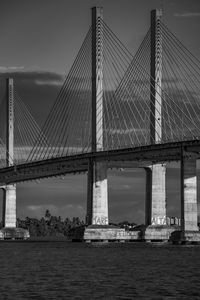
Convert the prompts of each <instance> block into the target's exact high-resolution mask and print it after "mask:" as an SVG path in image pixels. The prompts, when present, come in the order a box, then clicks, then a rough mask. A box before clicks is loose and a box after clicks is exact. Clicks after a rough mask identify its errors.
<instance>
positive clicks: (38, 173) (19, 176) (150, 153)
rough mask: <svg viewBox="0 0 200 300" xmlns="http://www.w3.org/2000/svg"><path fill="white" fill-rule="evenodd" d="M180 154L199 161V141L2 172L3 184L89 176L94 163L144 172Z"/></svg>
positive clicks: (46, 162) (70, 158) (78, 157)
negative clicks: (79, 174)
mask: <svg viewBox="0 0 200 300" xmlns="http://www.w3.org/2000/svg"><path fill="white" fill-rule="evenodd" d="M181 153H184V155H185V156H187V157H188V158H189V157H194V156H195V157H196V158H199V157H200V140H192V141H183V142H176V143H166V144H156V145H149V146H143V147H136V148H127V149H118V150H112V151H101V152H96V153H85V154H79V155H74V156H65V157H59V158H51V159H47V160H43V161H35V162H27V163H24V164H20V165H16V166H12V167H7V168H2V169H0V182H1V184H2V185H3V184H9V183H15V182H20V181H27V180H34V179H40V178H47V177H51V176H58V175H63V174H67V173H80V172H87V170H88V165H89V162H90V161H91V160H93V161H99V162H100V161H104V162H107V164H108V168H112V167H119V168H121V167H127V166H128V165H129V166H131V167H135V168H143V167H145V166H148V165H151V164H153V163H158V162H167V161H179V160H180V159H181V155H182V154H181Z"/></svg>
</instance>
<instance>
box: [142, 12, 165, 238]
mask: <svg viewBox="0 0 200 300" xmlns="http://www.w3.org/2000/svg"><path fill="white" fill-rule="evenodd" d="M161 18H162V10H161V9H156V10H152V11H151V64H150V75H151V77H150V142H151V144H157V143H161V142H162V88H161V86H162V28H161ZM145 169H146V185H147V186H146V193H147V194H146V225H150V226H149V227H147V230H146V233H145V239H146V240H154V239H162V238H160V237H159V236H157V234H158V235H159V233H160V229H159V231H157V230H156V227H158V228H159V226H161V225H162V226H163V225H166V165H165V164H154V165H152V166H151V167H149V168H145ZM158 232H159V233H158Z"/></svg>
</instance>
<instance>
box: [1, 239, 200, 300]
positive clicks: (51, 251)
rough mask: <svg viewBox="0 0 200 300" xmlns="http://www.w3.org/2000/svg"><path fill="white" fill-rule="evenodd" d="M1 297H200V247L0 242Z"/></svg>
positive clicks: (13, 298) (141, 244) (13, 299)
mask: <svg viewBox="0 0 200 300" xmlns="http://www.w3.org/2000/svg"><path fill="white" fill-rule="evenodd" d="M0 299H12V300H15V299H39V300H40V299H200V246H198V245H184V246H183V245H180V246H175V245H163V244H144V243H123V244H121V243H104V244H101V243H92V244H85V243H70V242H30V241H27V242H15V241H13V242H12V241H11V242H4V241H2V242H0Z"/></svg>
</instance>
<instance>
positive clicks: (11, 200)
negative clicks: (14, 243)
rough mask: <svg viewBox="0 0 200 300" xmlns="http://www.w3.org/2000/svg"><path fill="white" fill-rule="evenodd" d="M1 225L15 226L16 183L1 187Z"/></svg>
mask: <svg viewBox="0 0 200 300" xmlns="http://www.w3.org/2000/svg"><path fill="white" fill-rule="evenodd" d="M3 226H4V227H6V228H15V227H16V185H11V184H9V185H6V186H5V187H4V188H3Z"/></svg>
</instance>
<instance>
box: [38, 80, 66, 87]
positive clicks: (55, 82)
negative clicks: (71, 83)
mask: <svg viewBox="0 0 200 300" xmlns="http://www.w3.org/2000/svg"><path fill="white" fill-rule="evenodd" d="M35 84H37V85H55V86H61V85H62V84H63V80H48V79H46V80H45V79H43V80H41V79H37V80H35Z"/></svg>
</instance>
